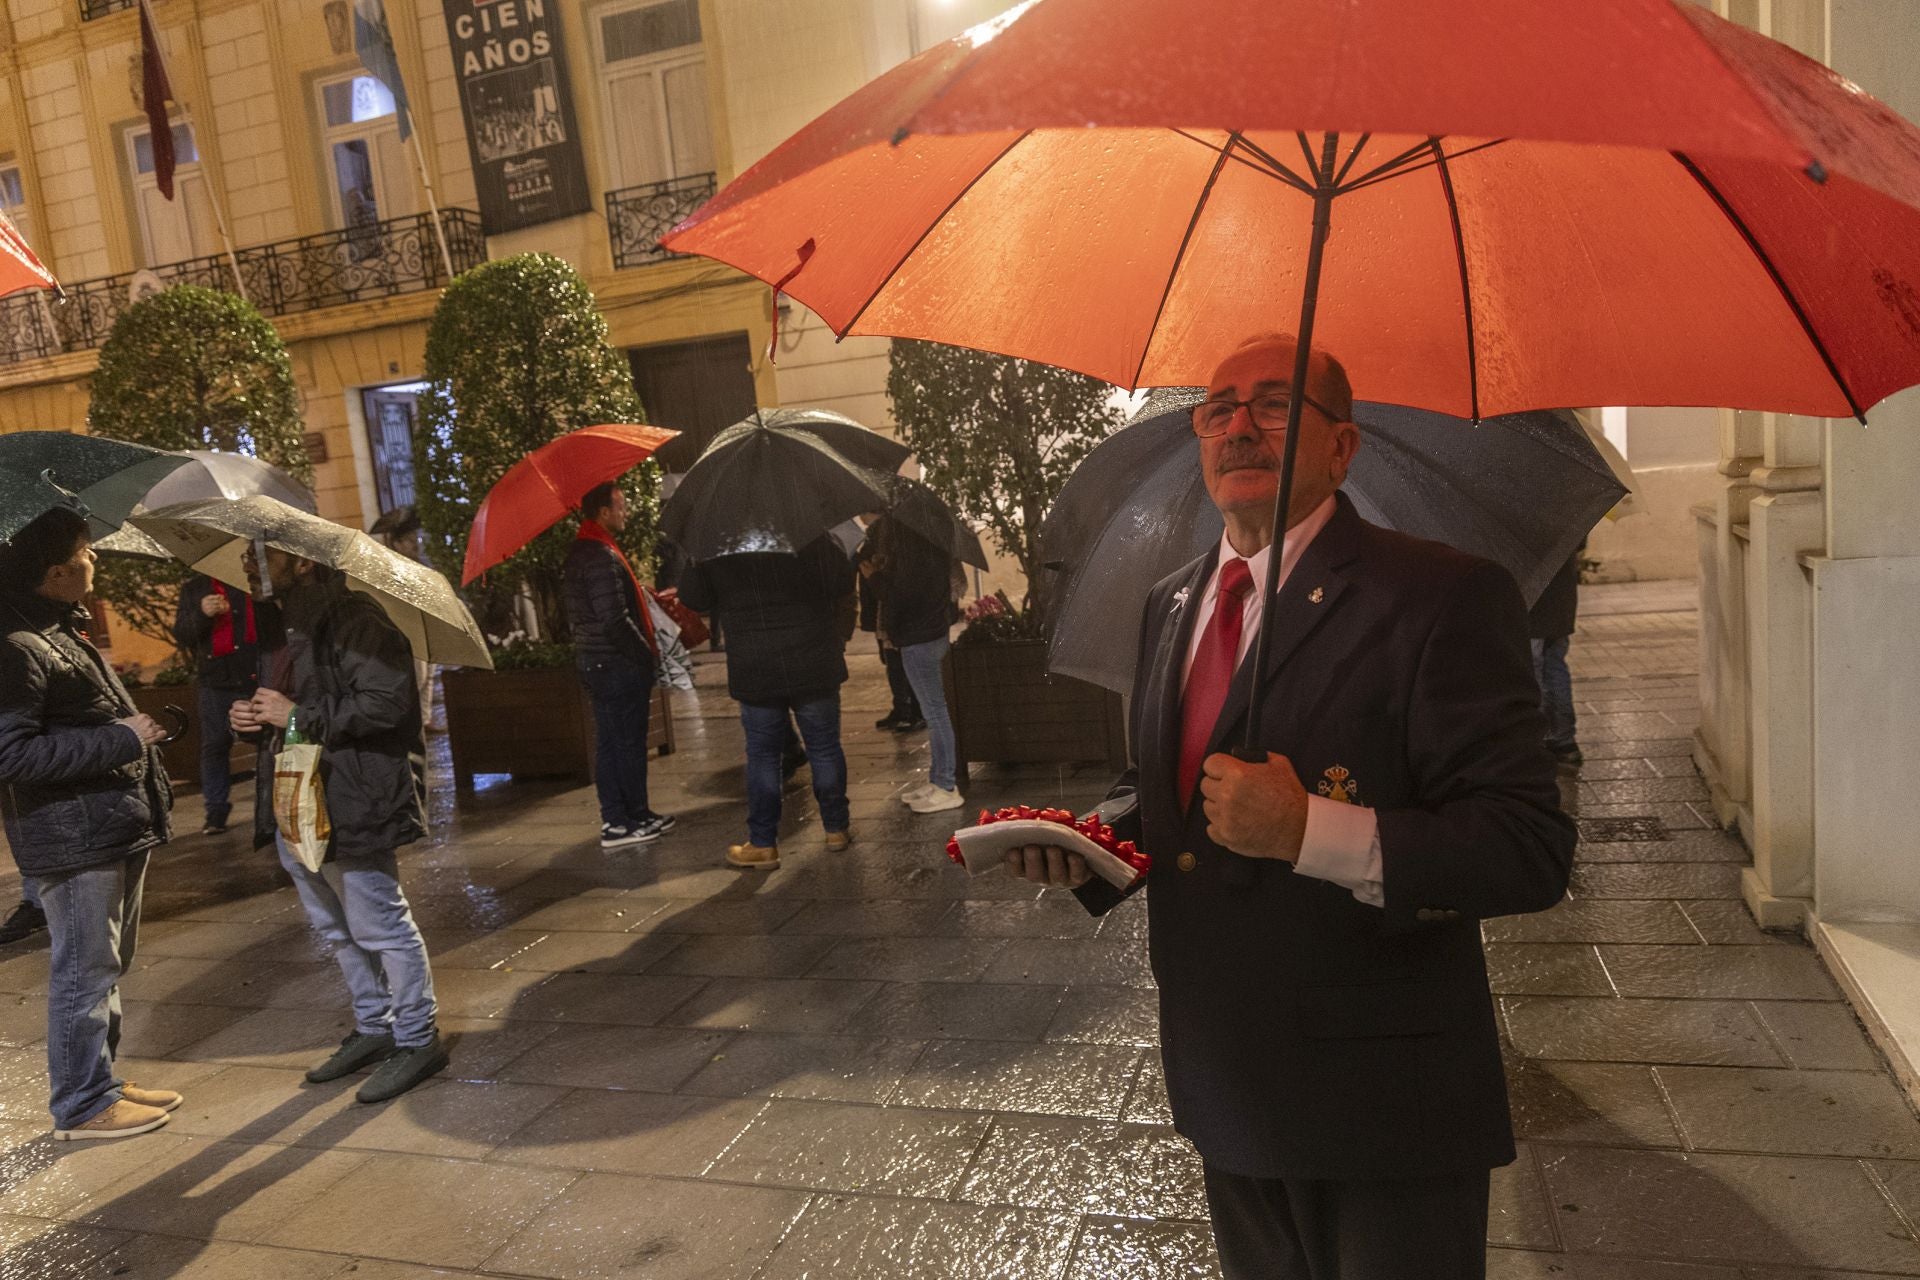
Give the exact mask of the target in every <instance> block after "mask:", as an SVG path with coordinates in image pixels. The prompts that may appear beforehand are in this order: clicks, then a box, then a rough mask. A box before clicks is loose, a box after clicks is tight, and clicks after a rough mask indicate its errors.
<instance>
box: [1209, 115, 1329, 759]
mask: <svg viewBox="0 0 1920 1280" xmlns="http://www.w3.org/2000/svg"><path fill="white" fill-rule="evenodd" d="M1301 141H1302V143H1303V144H1304V142H1305V141H1306V139H1305V137H1304V136H1303V137H1302V138H1301ZM1339 146H1340V135H1339V134H1337V133H1329V134H1327V135H1326V137H1325V138H1324V139H1323V140H1322V142H1321V151H1320V166H1319V168H1318V169H1316V170H1315V171H1314V175H1313V177H1314V189H1313V236H1312V239H1311V240H1310V241H1309V242H1308V246H1307V276H1306V282H1305V285H1304V286H1303V288H1302V291H1301V295H1300V327H1299V328H1298V329H1297V330H1295V333H1294V343H1295V345H1294V349H1293V381H1292V383H1290V384H1289V386H1290V388H1291V390H1292V395H1291V397H1289V398H1290V400H1291V403H1289V404H1288V405H1287V442H1286V445H1285V447H1284V448H1283V449H1282V451H1281V457H1280V488H1279V491H1278V492H1276V493H1275V494H1274V495H1273V544H1272V548H1271V551H1270V553H1269V554H1268V556H1267V580H1266V583H1265V584H1264V585H1263V586H1262V587H1261V590H1262V592H1264V594H1263V595H1262V596H1261V597H1260V598H1261V599H1262V600H1264V601H1265V602H1266V606H1265V607H1264V608H1262V609H1261V611H1260V634H1259V635H1257V636H1255V637H1254V641H1253V686H1252V688H1251V689H1250V690H1249V692H1248V697H1247V733H1246V737H1245V738H1244V739H1243V740H1242V742H1241V746H1240V750H1239V751H1238V752H1236V753H1235V754H1236V755H1238V756H1239V758H1240V759H1242V760H1245V761H1247V762H1249V763H1252V764H1259V763H1262V762H1264V761H1265V760H1266V758H1267V753H1266V749H1265V748H1263V747H1262V746H1261V745H1260V705H1261V698H1260V694H1261V690H1262V687H1263V686H1264V685H1265V684H1266V676H1267V652H1268V649H1269V648H1270V642H1271V640H1272V637H1273V626H1274V613H1275V608H1274V605H1275V600H1274V597H1275V596H1276V595H1277V594H1278V592H1279V588H1280V561H1281V559H1282V557H1283V555H1284V553H1285V551H1286V537H1287V516H1288V506H1289V499H1290V498H1291V496H1292V494H1293V462H1294V456H1295V454H1296V453H1298V451H1299V447H1300V411H1301V409H1302V408H1303V407H1304V406H1305V404H1306V395H1305V392H1306V386H1307V372H1308V365H1309V361H1310V359H1311V357H1312V355H1313V321H1314V315H1315V313H1316V312H1317V311H1318V309H1319V306H1320V264H1321V261H1322V259H1324V258H1325V256H1326V249H1327V232H1328V230H1329V228H1330V227H1331V226H1332V224H1333V197H1334V196H1335V194H1336V183H1337V181H1338V178H1337V175H1336V173H1335V169H1334V165H1335V162H1336V161H1337V160H1338V159H1339Z"/></svg>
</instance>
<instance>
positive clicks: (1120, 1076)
mask: <svg viewBox="0 0 1920 1280" xmlns="http://www.w3.org/2000/svg"><path fill="white" fill-rule="evenodd" d="M1139 1057H1140V1050H1138V1049H1136V1048H1133V1047H1132V1046H1130V1045H1104V1044H1011V1043H1002V1042H1000V1041H994V1040H940V1041H935V1042H934V1043H933V1044H930V1045H928V1046H927V1049H926V1052H925V1053H923V1054H921V1055H920V1060H919V1061H918V1062H916V1063H915V1064H914V1067H913V1070H912V1071H909V1072H908V1073H907V1075H906V1077H905V1078H904V1079H903V1080H901V1082H900V1085H899V1087H898V1088H897V1089H895V1090H894V1095H893V1099H892V1100H893V1101H894V1102H895V1103H898V1104H900V1105H904V1106H924V1107H958V1108H962V1109H973V1110H983V1111H989V1110H990V1111H1009V1112H1022V1111H1024V1112H1037V1113H1042V1114H1050V1115H1069V1116H1097V1117H1102V1118H1107V1119H1112V1118H1114V1117H1117V1116H1118V1115H1119V1114H1120V1107H1121V1105H1122V1104H1123V1103H1124V1102H1125V1100H1126V1095H1127V1087H1128V1085H1129V1084H1130V1083H1131V1082H1132V1079H1133V1074H1134V1068H1135V1066H1136V1065H1137V1063H1138V1060H1139Z"/></svg>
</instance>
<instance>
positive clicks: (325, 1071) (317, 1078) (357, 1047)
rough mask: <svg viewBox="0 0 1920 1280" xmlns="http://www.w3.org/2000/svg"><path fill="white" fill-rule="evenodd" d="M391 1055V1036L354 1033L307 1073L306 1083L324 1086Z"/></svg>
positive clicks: (362, 1032) (361, 1032)
mask: <svg viewBox="0 0 1920 1280" xmlns="http://www.w3.org/2000/svg"><path fill="white" fill-rule="evenodd" d="M392 1054H393V1037H392V1036H384V1035H383V1036H370V1035H368V1034H367V1033H366V1032H364V1031H356V1032H354V1033H353V1034H352V1035H350V1036H348V1037H347V1038H346V1039H345V1040H342V1041H341V1042H340V1047H339V1048H338V1049H335V1050H334V1051H333V1056H332V1057H331V1058H328V1059H327V1060H326V1061H325V1062H323V1063H321V1064H320V1065H319V1066H317V1067H313V1068H310V1069H309V1070H308V1071H307V1083H308V1084H325V1083H326V1082H327V1081H329V1080H338V1079H339V1078H340V1077H341V1076H350V1075H352V1074H353V1073H354V1072H356V1071H358V1070H360V1068H362V1067H370V1066H372V1065H373V1064H374V1063H376V1062H378V1061H380V1060H381V1059H382V1058H386V1057H390V1056H391V1055H392Z"/></svg>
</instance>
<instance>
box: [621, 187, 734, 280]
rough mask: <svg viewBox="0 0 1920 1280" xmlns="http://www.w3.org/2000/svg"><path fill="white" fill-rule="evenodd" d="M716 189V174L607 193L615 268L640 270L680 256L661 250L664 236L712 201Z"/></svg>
mask: <svg viewBox="0 0 1920 1280" xmlns="http://www.w3.org/2000/svg"><path fill="white" fill-rule="evenodd" d="M714 190H715V183H714V176H713V175H712V174H710V173H695V174H689V175H688V176H686V177H684V178H668V179H667V180H666V181H665V182H649V183H646V184H645V185H643V186H638V187H627V188H625V189H624V190H621V191H609V192H607V235H608V237H609V238H611V239H612V241H613V265H614V266H615V267H639V266H644V265H646V264H647V263H649V262H665V261H666V260H667V259H668V258H673V257H678V256H679V255H678V254H672V253H668V252H667V251H666V250H665V249H662V248H661V247H660V237H661V236H664V235H665V234H667V232H669V231H671V230H673V228H674V227H675V226H676V225H677V224H678V223H679V222H680V221H681V220H682V219H684V218H685V217H686V216H687V215H688V214H690V213H692V212H693V211H694V210H695V209H698V208H699V207H700V206H701V205H703V204H705V203H706V202H707V201H709V200H711V199H712V198H713V193H714Z"/></svg>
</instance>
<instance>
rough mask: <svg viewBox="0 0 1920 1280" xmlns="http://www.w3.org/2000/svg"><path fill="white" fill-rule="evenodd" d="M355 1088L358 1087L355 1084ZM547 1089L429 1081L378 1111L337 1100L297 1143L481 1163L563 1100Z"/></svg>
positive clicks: (345, 1098)
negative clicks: (521, 1129) (455, 1158)
mask: <svg viewBox="0 0 1920 1280" xmlns="http://www.w3.org/2000/svg"><path fill="white" fill-rule="evenodd" d="M356 1083H357V1082H356ZM566 1094H567V1090H565V1089H562V1088H558V1087H555V1086H550V1085H531V1084H510V1083H504V1082H499V1081H482V1082H472V1081H463V1080H442V1079H435V1080H430V1081H428V1082H427V1083H425V1084H422V1085H420V1086H418V1087H416V1088H413V1089H410V1090H408V1091H407V1093H406V1094H405V1095H403V1096H402V1097H399V1098H396V1099H394V1100H393V1101H391V1102H388V1103H385V1104H383V1105H381V1106H379V1107H367V1106H364V1105H362V1104H361V1103H359V1102H356V1101H353V1100H351V1095H350V1094H347V1093H344V1092H343V1093H341V1094H339V1095H337V1097H336V1100H335V1102H334V1105H333V1106H331V1107H330V1108H327V1109H325V1110H324V1111H317V1112H316V1113H315V1118H316V1119H318V1123H316V1124H313V1125H311V1126H310V1127H307V1128H305V1129H304V1131H303V1132H301V1133H300V1134H299V1136H298V1137H297V1138H296V1139H295V1141H297V1142H298V1143H299V1144H300V1145H301V1146H305V1147H326V1148H333V1147H340V1148H355V1149H360V1150H378V1151H404V1152H408V1153H410V1154H413V1155H423V1156H457V1157H461V1158H463V1159H469V1160H473V1159H478V1158H479V1157H481V1156H484V1155H485V1154H486V1153H487V1152H489V1151H491V1150H493V1149H494V1148H495V1147H497V1146H499V1145H500V1144H501V1143H502V1142H504V1141H506V1139H507V1137H508V1136H509V1135H510V1134H512V1133H513V1132H514V1131H515V1130H517V1129H519V1128H521V1127H522V1126H523V1125H525V1124H526V1123H527V1122H528V1121H529V1120H531V1119H533V1117H535V1116H537V1115H540V1114H541V1113H542V1112H544V1111H546V1110H547V1109H548V1108H549V1107H551V1106H553V1105H554V1103H555V1102H557V1101H558V1100H560V1099H561V1098H563V1097H565V1096H566Z"/></svg>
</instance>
